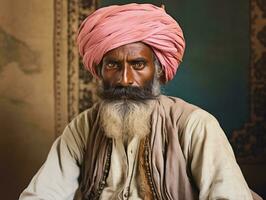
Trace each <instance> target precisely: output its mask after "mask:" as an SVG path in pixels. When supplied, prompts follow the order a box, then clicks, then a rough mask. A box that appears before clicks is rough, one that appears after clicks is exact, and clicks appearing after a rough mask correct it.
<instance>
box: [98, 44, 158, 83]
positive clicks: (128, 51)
mask: <svg viewBox="0 0 266 200" xmlns="http://www.w3.org/2000/svg"><path fill="white" fill-rule="evenodd" d="M154 73H155V66H154V56H153V52H152V50H151V48H150V47H148V46H147V45H145V44H143V43H140V42H138V43H131V44H127V45H124V46H121V47H118V48H116V49H113V50H111V51H109V52H108V53H106V54H105V55H104V57H103V60H102V70H101V75H102V79H103V82H104V84H105V85H107V86H108V87H111V88H114V87H129V86H133V87H140V88H144V87H146V86H147V85H148V84H150V83H151V82H152V81H153V79H154Z"/></svg>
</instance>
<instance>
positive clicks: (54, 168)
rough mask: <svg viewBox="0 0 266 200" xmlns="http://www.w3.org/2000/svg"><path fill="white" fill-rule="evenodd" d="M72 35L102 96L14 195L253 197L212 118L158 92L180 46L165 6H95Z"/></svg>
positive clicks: (188, 199)
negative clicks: (25, 186)
mask: <svg viewBox="0 0 266 200" xmlns="http://www.w3.org/2000/svg"><path fill="white" fill-rule="evenodd" d="M77 43H78V46H79V51H80V54H81V56H82V58H83V63H84V65H85V67H86V68H87V69H88V70H89V71H90V72H91V73H92V74H93V75H94V76H95V77H97V78H98V79H100V80H101V87H100V91H99V93H100V96H101V98H102V100H101V101H100V102H98V103H96V104H95V105H94V106H93V107H92V108H90V109H88V110H86V111H84V112H83V113H81V114H80V115H79V116H77V117H76V118H75V119H73V121H72V122H70V123H69V125H68V126H67V127H66V128H65V131H64V133H63V134H62V135H61V136H60V137H59V138H58V139H57V140H56V141H55V142H54V144H53V146H52V148H51V151H50V153H49V155H48V158H47V160H46V162H45V163H44V165H43V166H42V168H41V169H40V170H39V172H38V173H37V174H36V175H35V176H34V178H33V179H32V181H31V183H30V185H29V186H28V187H27V188H26V189H25V190H24V192H23V193H22V194H21V196H20V200H30V199H44V200H70V199H83V200H93V199H131V200H137V199H145V200H146V199H147V200H148V199H162V200H192V199H202V200H205V199H213V200H214V199H230V200H250V199H259V197H258V196H257V195H256V194H254V193H252V192H251V191H250V190H249V188H248V185H247V184H246V182H245V179H244V177H243V175H242V173H241V171H240V169H239V167H238V165H237V163H236V160H235V157H234V154H233V151H232V149H231V147H230V145H229V143H228V140H227V138H226V136H225V134H224V133H223V131H222V129H221V128H220V126H219V124H218V122H217V120H216V119H215V118H214V117H213V116H212V115H210V114H209V113H207V112H206V111H204V110H202V109H200V108H198V107H196V106H193V105H191V104H189V103H186V102H185V101H183V100H181V99H179V98H175V97H167V96H164V95H160V84H161V83H166V82H167V81H169V80H171V79H172V78H173V77H174V75H175V73H176V70H177V68H178V65H179V64H180V62H181V60H182V56H183V53H184V48H185V42H184V37H183V33H182V30H181V28H180V27H179V25H178V24H177V22H176V21H175V20H174V19H173V18H172V17H170V16H169V15H168V14H166V12H165V11H164V9H162V8H159V7H156V6H153V5H150V4H128V5H122V6H110V7H105V8H101V9H99V10H97V11H95V12H94V13H93V14H92V15H90V16H89V17H88V18H87V19H85V21H84V22H83V23H82V25H81V27H80V30H79V35H78V40H77Z"/></svg>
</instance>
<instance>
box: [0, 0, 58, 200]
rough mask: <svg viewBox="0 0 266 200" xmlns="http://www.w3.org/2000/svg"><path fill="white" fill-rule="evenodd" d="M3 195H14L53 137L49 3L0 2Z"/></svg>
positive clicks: (51, 48) (30, 173) (0, 146)
mask: <svg viewBox="0 0 266 200" xmlns="http://www.w3.org/2000/svg"><path fill="white" fill-rule="evenodd" d="M0 13H1V14H0V132H1V135H0V137H1V138H0V156H1V160H2V161H1V165H0V173H1V175H0V177H1V190H2V191H1V199H17V198H18V193H19V192H20V191H21V190H22V189H23V188H22V187H24V186H26V184H27V183H28V182H29V180H30V178H31V177H32V175H33V173H35V172H36V170H37V169H38V168H39V167H40V165H41V163H42V162H43V160H44V159H45V157H46V154H47V152H48V149H49V148H50V145H51V143H52V141H53V140H54V108H53V104H54V103H53V100H54V98H53V96H54V92H53V46H52V45H53V44H52V41H53V1H40V0H29V1H27V3H25V1H23V0H9V1H1V3H0Z"/></svg>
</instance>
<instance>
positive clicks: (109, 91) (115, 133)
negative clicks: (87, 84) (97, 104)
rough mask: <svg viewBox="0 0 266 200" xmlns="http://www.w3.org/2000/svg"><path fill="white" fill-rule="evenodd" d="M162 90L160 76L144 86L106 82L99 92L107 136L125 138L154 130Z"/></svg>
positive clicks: (141, 136) (127, 139)
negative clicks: (156, 102) (154, 114)
mask: <svg viewBox="0 0 266 200" xmlns="http://www.w3.org/2000/svg"><path fill="white" fill-rule="evenodd" d="M159 94H160V83H159V80H158V78H157V77H155V78H154V79H153V80H152V81H150V82H149V83H147V84H146V85H145V86H144V87H132V86H129V87H122V86H117V87H111V86H110V85H108V84H106V83H103V85H102V88H101V90H100V91H99V96H100V97H101V98H102V99H103V102H102V108H101V113H100V114H101V125H102V128H103V129H104V131H105V134H106V135H107V137H111V138H115V139H118V138H121V139H123V140H124V142H125V141H129V140H131V138H132V137H134V136H137V137H139V138H143V137H144V136H146V135H147V134H149V132H150V128H151V127H150V126H151V125H150V119H151V113H152V110H153V105H154V101H153V100H154V99H156V98H157V97H158V96H159Z"/></svg>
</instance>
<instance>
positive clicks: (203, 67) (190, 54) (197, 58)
mask: <svg viewBox="0 0 266 200" xmlns="http://www.w3.org/2000/svg"><path fill="white" fill-rule="evenodd" d="M132 2H136V3H152V4H155V5H158V6H160V5H161V1H128V0H122V1H121V0H120V1H119V0H101V3H100V6H101V7H102V6H107V5H111V4H125V3H132ZM163 3H164V4H165V7H166V11H167V13H168V14H170V15H171V16H172V17H174V18H175V19H176V20H177V21H178V23H179V24H180V26H181V27H182V29H183V32H184V35H185V39H186V52H185V56H184V58H183V63H182V64H181V66H180V68H179V70H178V72H177V75H176V76H175V78H174V80H172V81H170V82H169V83H168V84H167V85H166V86H164V87H163V93H164V94H166V95H171V96H177V97H180V98H182V99H184V100H186V101H188V102H190V103H192V104H195V105H198V106H200V107H201V108H203V109H205V110H207V111H208V112H210V113H211V114H213V115H214V116H215V117H216V118H217V119H218V121H219V122H220V124H221V126H222V128H223V129H224V130H225V132H226V134H227V136H230V134H231V133H232V131H233V130H235V129H238V128H241V126H243V124H244V122H246V121H248V117H249V88H248V84H249V82H248V80H249V79H248V76H249V70H248V69H249V1H248V0H234V1H230V0H223V1H217V0H201V1H188V0H175V1H174V0H172V1H163Z"/></svg>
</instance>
